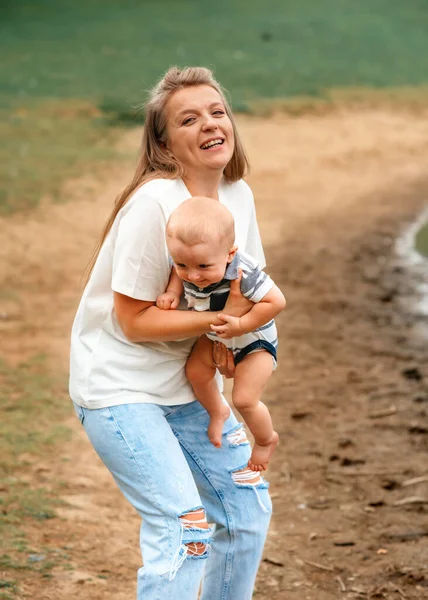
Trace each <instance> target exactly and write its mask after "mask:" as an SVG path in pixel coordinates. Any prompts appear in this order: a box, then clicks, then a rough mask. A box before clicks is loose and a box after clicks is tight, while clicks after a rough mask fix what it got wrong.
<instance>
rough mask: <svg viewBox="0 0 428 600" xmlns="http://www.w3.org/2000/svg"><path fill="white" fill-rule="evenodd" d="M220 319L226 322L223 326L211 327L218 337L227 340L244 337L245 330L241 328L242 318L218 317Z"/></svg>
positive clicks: (221, 315)
mask: <svg viewBox="0 0 428 600" xmlns="http://www.w3.org/2000/svg"><path fill="white" fill-rule="evenodd" d="M217 316H218V318H219V319H221V320H222V321H224V323H223V325H210V327H211V329H212V330H213V331H215V333H216V334H217V336H218V337H220V338H223V339H225V340H229V339H230V338H234V337H238V336H240V335H243V333H245V332H244V330H243V328H242V326H241V319H240V317H230V316H229V315H223V314H220V315H217Z"/></svg>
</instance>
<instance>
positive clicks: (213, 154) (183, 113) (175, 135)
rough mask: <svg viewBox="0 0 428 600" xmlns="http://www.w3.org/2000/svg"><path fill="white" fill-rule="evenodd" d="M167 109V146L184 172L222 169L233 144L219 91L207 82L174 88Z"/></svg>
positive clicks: (230, 153)
mask: <svg viewBox="0 0 428 600" xmlns="http://www.w3.org/2000/svg"><path fill="white" fill-rule="evenodd" d="M166 111H167V127H166V128H167V143H166V145H167V148H168V150H170V152H171V153H172V154H173V155H174V156H175V158H176V159H177V160H178V161H179V162H180V163H181V164H182V165H183V167H184V169H185V171H186V175H187V176H188V177H189V176H190V177H191V176H192V173H199V172H200V171H206V170H218V171H221V172H222V171H223V170H224V168H225V167H226V165H227V164H228V162H229V161H230V159H231V158H232V154H233V150H234V147H235V139H234V135H233V127H232V123H231V121H230V119H229V117H228V116H227V114H226V111H225V107H224V104H223V102H222V99H221V96H220V94H219V93H218V92H217V91H216V90H215V89H214V88H212V87H210V86H209V85H197V86H192V87H187V88H183V89H182V90H179V91H177V92H175V93H174V94H173V95H172V96H171V98H170V99H169V101H168V103H167V107H166Z"/></svg>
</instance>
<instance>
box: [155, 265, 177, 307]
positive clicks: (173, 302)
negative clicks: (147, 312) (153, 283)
mask: <svg viewBox="0 0 428 600" xmlns="http://www.w3.org/2000/svg"><path fill="white" fill-rule="evenodd" d="M182 293H183V282H182V281H181V279H180V277H179V276H178V275H177V271H176V270H175V268H174V267H172V269H171V274H170V276H169V281H168V285H167V287H166V290H165V292H164V293H163V294H161V295H160V296H158V297H157V298H156V306H157V307H158V308H162V309H163V310H174V309H175V308H177V306H178V305H179V304H180V298H181V294H182Z"/></svg>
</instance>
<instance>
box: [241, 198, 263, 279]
mask: <svg viewBox="0 0 428 600" xmlns="http://www.w3.org/2000/svg"><path fill="white" fill-rule="evenodd" d="M248 193H249V194H250V195H251V215H250V223H249V226H248V234H247V244H246V246H245V249H244V251H245V252H246V253H247V254H249V255H250V256H252V257H254V258H255V259H256V260H257V262H258V263H259V266H260V268H261V269H264V268H265V266H266V258H265V253H264V252H263V245H262V240H261V237H260V231H259V226H258V224H257V216H256V208H255V205H254V197H253V193H252V191H251V190H250V188H248Z"/></svg>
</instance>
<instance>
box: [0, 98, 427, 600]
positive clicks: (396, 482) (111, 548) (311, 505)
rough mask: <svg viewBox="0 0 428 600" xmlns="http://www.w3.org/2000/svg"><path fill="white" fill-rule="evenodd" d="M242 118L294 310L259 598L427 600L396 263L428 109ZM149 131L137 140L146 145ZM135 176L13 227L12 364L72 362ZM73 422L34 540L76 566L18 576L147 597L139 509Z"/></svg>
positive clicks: (423, 490) (418, 376) (418, 407)
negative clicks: (73, 339) (100, 251)
mask: <svg viewBox="0 0 428 600" xmlns="http://www.w3.org/2000/svg"><path fill="white" fill-rule="evenodd" d="M239 126H240V130H241V132H242V135H243V138H244V141H245V143H246V146H247V148H248V151H249V155H250V157H251V160H252V165H253V169H252V173H251V176H250V178H249V181H250V184H251V186H252V188H253V191H254V194H255V197H256V202H257V210H258V218H259V223H260V227H261V231H262V235H263V238H264V242H265V246H266V252H267V258H268V271H269V272H270V274H271V275H272V276H273V277H274V279H275V280H276V282H277V283H278V284H279V285H280V286H281V288H282V289H283V291H284V293H285V294H286V296H287V300H288V307H287V309H286V311H285V312H284V313H283V314H282V315H281V316H280V317H279V319H278V323H279V329H280V340H281V351H280V366H279V368H278V370H277V371H276V373H275V374H274V376H273V377H272V378H271V381H270V383H269V386H268V390H267V392H266V396H265V400H266V403H267V404H268V406H269V407H270V409H271V412H272V415H273V419H274V422H275V427H276V429H277V431H278V432H279V434H280V436H281V445H280V446H279V448H278V450H277V452H276V454H275V456H274V459H273V461H272V464H271V467H270V469H269V472H268V479H269V480H270V482H271V492H272V497H273V502H274V516H273V521H272V526H271V529H270V533H269V538H268V541H267V544H266V551H265V556H264V560H263V562H262V564H261V568H260V572H259V577H258V580H257V586H256V591H255V597H256V598H260V600H262V599H267V598H269V600H280V599H281V600H282V599H286V598H287V599H295V600H332V599H337V598H352V599H353V598H391V599H395V598H397V599H398V598H409V599H410V598H427V597H428V476H427V474H428V466H427V461H426V456H427V449H428V424H427V410H428V366H427V365H428V361H427V357H428V353H427V347H426V343H425V342H424V340H423V339H422V338H421V337H420V336H418V335H417V331H416V329H415V327H414V325H415V323H414V320H412V318H411V316H410V315H409V314H407V313H406V311H403V310H399V309H400V307H401V309H402V302H401V301H400V299H401V298H402V294H403V293H405V290H406V285H407V284H406V280H405V276H404V274H403V273H402V272H401V269H400V267H397V265H396V264H395V263H394V261H393V260H392V259H391V254H392V250H393V245H394V239H395V236H396V235H397V233H398V232H399V230H400V227H401V226H402V224H403V223H406V222H409V221H410V220H411V219H412V218H413V217H414V216H415V215H416V214H417V212H418V211H419V210H420V209H421V208H422V207H423V206H424V204H426V203H427V198H428V175H427V172H426V164H427V155H428V113H425V114H424V113H421V112H419V113H414V112H411V111H405V110H403V111H399V112H397V111H395V112H390V111H388V110H380V109H376V110H372V109H364V110H363V109H358V110H357V109H353V110H345V109H343V110H337V111H336V112H334V113H331V114H329V115H323V116H317V115H313V116H303V117H299V118H288V117H285V116H276V117H273V118H271V119H269V120H262V119H258V118H240V119H239ZM139 135H140V133H139V132H136V131H133V132H131V133H129V134H127V136H126V137H125V138H124V139H123V140H122V141H121V144H122V145H123V147H124V148H128V149H129V148H137V146H138V140H139ZM130 169H132V165H130ZM129 174H130V172H128V173H125V172H124V171H123V166H119V165H110V166H109V168H108V169H106V173H105V177H104V179H103V181H102V182H100V181H99V180H97V179H96V178H93V177H91V176H90V175H86V176H84V177H82V179H80V180H78V181H72V182H68V184H67V185H66V186H65V188H64V197H65V198H67V199H68V202H67V203H66V204H63V205H56V206H46V207H42V208H41V209H40V210H39V211H38V212H36V213H34V214H33V215H31V216H30V217H28V216H27V217H20V216H17V217H12V218H9V219H8V220H6V221H3V222H2V223H1V227H2V232H3V233H4V234H5V236H4V237H5V241H4V242H3V245H2V247H1V249H0V255H1V258H2V265H3V266H2V269H3V271H4V273H3V276H4V277H5V281H6V286H7V287H8V289H13V290H14V297H11V299H10V301H9V302H6V303H5V305H4V306H3V307H2V311H4V312H7V313H8V315H9V318H8V320H7V321H5V322H4V323H3V334H4V335H3V339H4V343H3V342H2V353H4V354H5V355H7V357H8V360H9V361H11V362H12V363H14V362H17V361H19V360H21V359H22V358H23V357H26V356H29V355H31V354H33V353H34V352H39V351H40V350H42V351H44V352H46V353H47V354H48V356H49V357H50V359H51V362H52V365H53V366H54V367H55V368H56V369H57V370H59V371H62V370H63V371H65V370H66V368H67V360H68V336H69V329H70V325H71V321H72V318H73V314H74V312H75V309H76V305H77V302H78V299H79V295H80V292H81V282H82V271H83V268H84V265H85V264H86V261H87V258H88V255H89V253H90V251H91V249H92V246H93V243H94V239H95V237H96V235H97V233H98V231H99V228H100V225H101V223H102V222H103V220H104V217H105V216H106V215H107V213H108V211H109V208H110V206H111V204H112V200H113V198H114V196H115V195H116V193H117V192H118V190H120V188H121V187H122V185H123V184H124V183H125V182H126V180H127V178H128V177H129ZM3 259H5V260H3ZM24 332H25V333H24ZM68 425H69V426H70V427H71V428H72V430H73V438H72V441H71V442H70V443H68V444H67V445H65V446H64V447H62V448H60V449H59V451H58V454H57V455H56V456H54V457H52V458H46V459H45V461H44V463H43V465H40V463H37V464H35V465H34V468H33V469H31V468H30V470H29V473H28V477H29V478H30V480H31V481H33V482H34V485H44V486H45V487H46V486H47V487H49V485H51V484H52V482H55V481H57V480H59V479H60V480H61V481H62V482H63V485H62V488H61V490H62V492H61V499H62V500H64V501H65V502H66V504H65V505H64V506H63V507H62V508H60V509H59V510H58V513H59V518H56V519H52V520H49V521H44V522H42V523H33V524H31V523H29V524H28V536H29V538H30V540H31V541H32V543H33V545H34V546H35V547H37V546H41V545H47V546H51V547H58V548H63V549H65V551H66V552H67V554H68V555H69V557H70V558H69V564H70V565H71V567H72V568H71V569H70V568H69V569H64V568H57V569H54V571H53V577H52V578H51V579H48V580H46V579H42V578H41V577H40V578H39V577H38V576H35V575H34V574H31V573H30V574H25V573H22V574H19V573H18V574H17V576H16V578H17V580H18V581H19V582H20V585H21V588H22V590H23V595H22V597H23V598H24V597H25V598H32V599H33V600H42V599H43V600H48V599H49V600H50V599H52V600H59V599H61V600H68V599H71V598H73V599H76V600H77V599H91V600H107V599H111V598H114V599H115V600H125V599H126V600H129V599H130V598H134V594H135V591H134V590H135V575H136V570H137V568H138V567H139V565H140V561H141V559H140V555H139V548H138V530H139V522H138V518H137V516H136V515H135V514H134V512H133V510H132V509H131V508H130V507H129V506H128V504H127V503H126V501H125V500H123V499H122V498H121V496H120V494H119V492H118V491H117V490H116V488H115V486H114V484H113V482H112V480H111V479H110V476H109V474H108V473H107V472H106V470H105V469H104V467H103V466H102V465H101V463H100V461H99V460H98V458H97V457H96V455H95V453H94V451H93V450H92V448H91V447H90V445H89V443H88V442H87V440H86V438H85V435H84V432H83V431H82V429H81V428H80V425H79V423H78V422H77V419H75V418H74V416H73V415H72V413H71V410H70V421H69V423H68ZM41 467H42V468H41ZM423 476H425V478H424V477H423ZM415 478H422V479H420V480H419V481H418V480H416V481H415ZM171 600H178V599H171ZM213 600H216V599H213ZM231 600H240V599H239V598H234V599H231Z"/></svg>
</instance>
